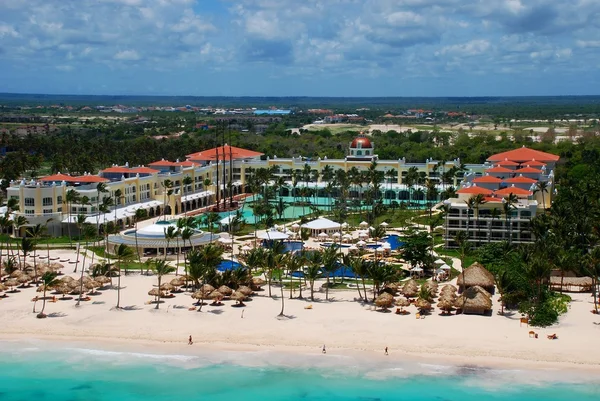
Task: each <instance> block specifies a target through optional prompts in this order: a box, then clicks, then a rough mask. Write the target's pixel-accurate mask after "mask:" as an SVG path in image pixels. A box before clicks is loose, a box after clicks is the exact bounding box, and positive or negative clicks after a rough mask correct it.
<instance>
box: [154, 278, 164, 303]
mask: <svg viewBox="0 0 600 401" xmlns="http://www.w3.org/2000/svg"><path fill="white" fill-rule="evenodd" d="M161 281H162V276H160V275H159V276H158V294H156V308H155V309H158V305H160V285H161Z"/></svg>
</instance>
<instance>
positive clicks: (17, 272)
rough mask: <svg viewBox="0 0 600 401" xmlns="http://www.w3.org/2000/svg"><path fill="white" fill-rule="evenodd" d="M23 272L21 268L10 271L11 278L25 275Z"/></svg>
mask: <svg viewBox="0 0 600 401" xmlns="http://www.w3.org/2000/svg"><path fill="white" fill-rule="evenodd" d="M23 274H24V273H23V272H22V271H21V270H15V271H14V272H12V273H10V276H9V277H10V278H19V277H21V276H23Z"/></svg>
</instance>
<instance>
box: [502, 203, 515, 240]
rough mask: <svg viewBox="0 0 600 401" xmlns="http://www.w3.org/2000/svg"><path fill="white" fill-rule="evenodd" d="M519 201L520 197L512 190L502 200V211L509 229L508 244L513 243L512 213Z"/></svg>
mask: <svg viewBox="0 0 600 401" xmlns="http://www.w3.org/2000/svg"><path fill="white" fill-rule="evenodd" d="M517 202H518V198H517V196H516V195H515V194H513V193H512V192H511V193H510V194H509V195H508V196H507V197H506V198H504V199H503V200H502V212H503V213H504V221H505V223H506V229H507V231H508V244H509V245H510V244H511V243H512V224H511V222H510V220H511V213H512V211H513V209H514V208H515V205H516V203H517Z"/></svg>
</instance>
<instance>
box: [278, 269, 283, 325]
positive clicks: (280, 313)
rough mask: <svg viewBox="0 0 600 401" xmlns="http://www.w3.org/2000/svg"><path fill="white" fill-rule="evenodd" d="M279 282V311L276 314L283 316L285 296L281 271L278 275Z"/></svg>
mask: <svg viewBox="0 0 600 401" xmlns="http://www.w3.org/2000/svg"><path fill="white" fill-rule="evenodd" d="M279 284H280V288H281V312H279V315H278V316H284V315H283V309H284V308H285V297H284V296H283V272H282V273H281V274H280V275H279Z"/></svg>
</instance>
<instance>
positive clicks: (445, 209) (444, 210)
mask: <svg viewBox="0 0 600 401" xmlns="http://www.w3.org/2000/svg"><path fill="white" fill-rule="evenodd" d="M450 208H451V205H450V204H449V203H446V202H444V203H443V204H442V206H440V208H439V210H440V212H441V213H442V215H443V216H444V225H445V229H444V232H445V236H446V240H445V241H444V248H445V249H447V248H448V220H449V219H448V215H449V214H450Z"/></svg>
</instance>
